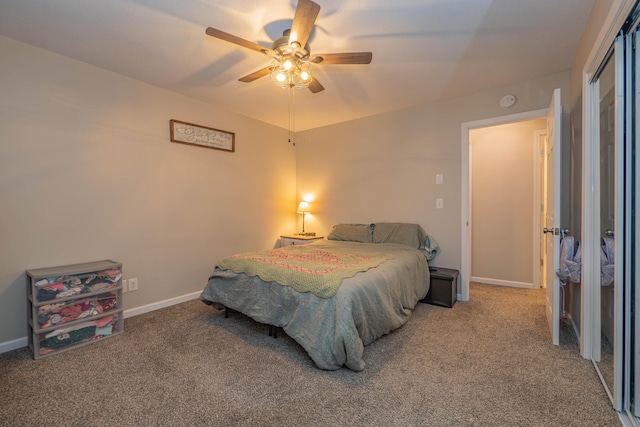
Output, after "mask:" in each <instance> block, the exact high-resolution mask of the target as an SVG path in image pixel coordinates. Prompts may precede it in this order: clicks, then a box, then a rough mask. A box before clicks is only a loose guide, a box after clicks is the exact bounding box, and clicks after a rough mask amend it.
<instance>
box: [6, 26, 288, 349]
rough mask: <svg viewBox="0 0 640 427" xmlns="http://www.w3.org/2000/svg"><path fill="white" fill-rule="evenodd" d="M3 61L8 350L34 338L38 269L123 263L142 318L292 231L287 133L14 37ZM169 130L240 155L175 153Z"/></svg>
mask: <svg viewBox="0 0 640 427" xmlns="http://www.w3.org/2000/svg"><path fill="white" fill-rule="evenodd" d="M0 56H1V58H2V60H1V61H0V93H1V94H2V95H1V96H0V207H1V209H0V236H1V237H0V242H1V243H0V343H3V342H7V341H11V340H14V339H19V338H23V337H25V336H26V335H27V327H26V319H27V314H26V307H27V304H26V300H25V296H26V291H25V286H26V285H25V282H26V278H25V273H24V271H25V270H26V269H29V268H37V267H47V266H54V265H64V264H70V263H77V262H84V261H92V260H98V259H105V258H109V259H113V260H117V261H121V262H123V263H124V273H125V274H124V275H125V278H130V277H137V278H138V280H139V290H138V291H136V292H132V293H127V294H125V297H124V306H125V308H132V307H140V306H143V305H146V304H151V303H155V302H158V301H163V300H165V299H170V298H173V297H178V296H182V295H185V294H189V293H193V292H197V291H199V290H201V289H202V288H203V286H204V284H205V283H206V280H207V278H208V275H209V274H210V273H211V271H212V269H213V266H214V264H215V262H216V261H217V260H218V259H219V258H221V257H223V256H225V255H228V254H231V253H235V252H239V251H245V250H257V249H262V248H265V247H272V246H273V245H274V243H275V241H276V238H277V237H278V235H279V234H281V233H290V232H292V231H293V228H294V221H295V213H294V212H295V206H296V205H295V149H294V148H292V147H291V145H290V144H288V143H287V131H286V130H284V129H281V128H277V127H273V126H270V125H267V124H264V123H262V122H258V121H255V120H252V119H248V118H245V117H242V116H239V115H237V114H233V113H229V112H225V111H224V110H221V109H217V108H215V107H213V106H211V105H208V104H204V103H201V102H198V101H195V100H193V99H190V98H186V97H184V96H180V95H177V94H175V93H171V92H168V91H165V90H162V89H159V88H157V87H154V86H151V85H148V84H145V83H141V82H139V81H136V80H132V79H129V78H126V77H123V76H121V75H117V74H114V73H111V72H108V71H105V70H102V69H99V68H96V67H93V66H90V65H87V64H84V63H81V62H77V61H74V60H71V59H68V58H65V57H62V56H59V55H56V54H53V53H51V52H47V51H44V50H41V49H38V48H35V47H32V46H29V45H26V44H22V43H18V42H16V41H13V40H11V39H8V38H5V37H0ZM169 119H179V120H184V121H187V122H192V123H197V124H201V125H204V126H211V127H215V128H220V129H225V130H228V131H231V132H235V134H236V152H235V153H230V152H225V151H219V150H212V149H206V148H200V147H193V146H189V145H184V144H176V143H172V142H170V141H169Z"/></svg>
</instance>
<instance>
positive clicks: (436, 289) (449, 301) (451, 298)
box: [421, 267, 458, 307]
mask: <svg viewBox="0 0 640 427" xmlns="http://www.w3.org/2000/svg"><path fill="white" fill-rule="evenodd" d="M432 268H433V267H432ZM429 273H430V274H431V286H430V287H429V292H428V293H427V296H426V297H425V298H424V299H423V300H421V301H422V302H426V303H428V304H433V305H439V306H442V307H453V305H454V304H455V303H456V294H457V292H458V270H453V269H450V268H440V267H436V268H435V270H429Z"/></svg>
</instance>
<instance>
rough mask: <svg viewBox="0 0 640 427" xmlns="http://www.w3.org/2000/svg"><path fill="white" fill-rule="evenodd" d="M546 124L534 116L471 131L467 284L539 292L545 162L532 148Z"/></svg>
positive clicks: (542, 246) (536, 150) (534, 146)
mask: <svg viewBox="0 0 640 427" xmlns="http://www.w3.org/2000/svg"><path fill="white" fill-rule="evenodd" d="M546 125H547V123H546V118H539V119H532V120H526V121H519V122H514V123H508V124H501V125H495V126H488V127H483V128H476V129H471V131H470V143H471V150H472V156H471V274H470V281H472V282H478V283H485V284H491V285H499V286H511V287H518V288H527V289H538V288H540V274H541V271H540V265H541V262H540V261H541V259H542V257H541V256H540V255H541V253H540V252H541V248H544V245H542V244H541V243H542V242H544V237H543V236H544V235H543V234H542V233H540V230H542V225H540V224H542V222H541V220H542V218H541V215H540V214H541V213H543V212H544V209H541V208H543V207H544V206H545V203H544V198H543V197H541V195H540V193H541V188H543V187H541V185H540V184H541V182H540V178H541V177H542V178H544V177H545V174H544V173H543V171H541V170H540V167H541V166H542V167H544V165H545V160H546V159H545V158H544V156H542V155H541V154H542V152H543V150H544V145H543V146H542V150H541V149H540V148H538V147H537V145H538V144H540V138H542V136H543V132H544V130H545V129H546ZM542 142H544V141H542ZM543 254H544V252H543Z"/></svg>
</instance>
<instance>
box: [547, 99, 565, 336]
mask: <svg viewBox="0 0 640 427" xmlns="http://www.w3.org/2000/svg"><path fill="white" fill-rule="evenodd" d="M547 136H548V137H547V147H546V150H545V153H546V156H547V157H546V163H547V167H546V170H547V179H546V189H545V190H546V191H545V193H546V200H545V203H546V218H545V226H544V229H543V230H542V231H543V233H545V236H546V248H547V251H546V252H547V253H546V261H547V262H546V263H545V277H546V280H545V282H546V285H547V321H548V322H549V329H550V330H551V339H552V341H553V343H554V344H555V345H559V344H560V280H559V279H558V276H557V275H556V273H555V272H556V270H557V269H558V265H559V263H560V258H559V251H560V224H559V223H560V178H561V175H560V160H561V158H560V155H561V152H562V147H561V137H562V105H561V104H560V89H559V88H558V89H556V90H554V91H553V96H552V97H551V104H550V105H549V113H548V114H547Z"/></svg>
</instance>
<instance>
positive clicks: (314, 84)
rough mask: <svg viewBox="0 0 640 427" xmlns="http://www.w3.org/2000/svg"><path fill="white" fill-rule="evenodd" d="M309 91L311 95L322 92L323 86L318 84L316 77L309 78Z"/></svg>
mask: <svg viewBox="0 0 640 427" xmlns="http://www.w3.org/2000/svg"><path fill="white" fill-rule="evenodd" d="M309 90H310V91H311V93H318V92H322V91H323V90H324V86H322V85H321V84H320V82H319V81H318V79H316V76H311V83H309Z"/></svg>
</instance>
